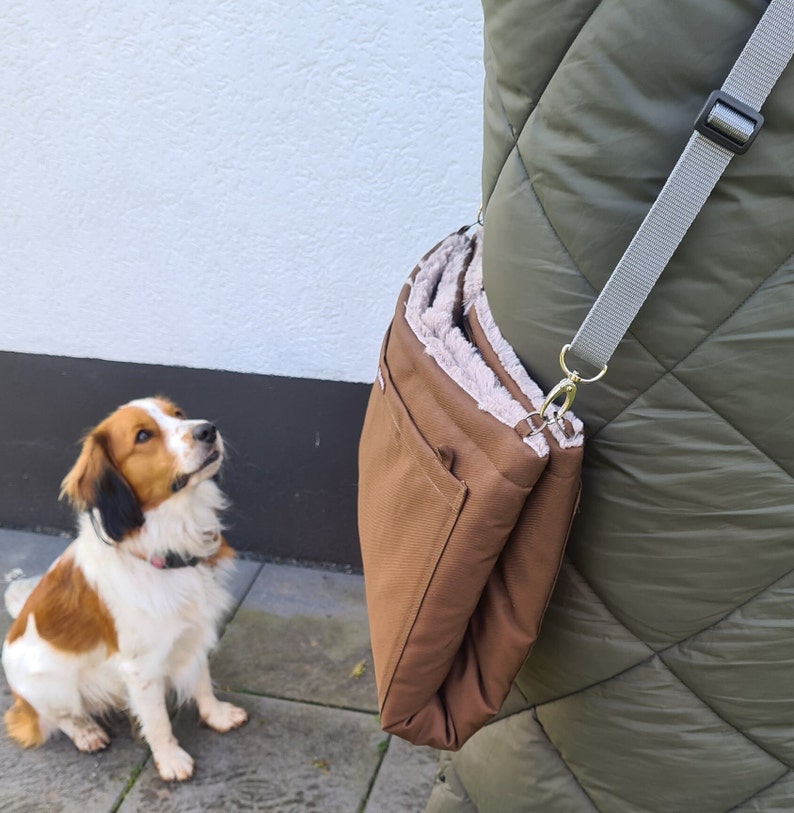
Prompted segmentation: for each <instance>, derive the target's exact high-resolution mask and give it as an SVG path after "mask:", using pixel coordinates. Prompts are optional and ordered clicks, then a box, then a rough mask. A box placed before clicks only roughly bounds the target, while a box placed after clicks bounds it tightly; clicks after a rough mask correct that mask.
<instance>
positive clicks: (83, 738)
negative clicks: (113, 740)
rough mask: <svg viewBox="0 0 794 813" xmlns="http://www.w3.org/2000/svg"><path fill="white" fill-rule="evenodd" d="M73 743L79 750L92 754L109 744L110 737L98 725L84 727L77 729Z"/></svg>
mask: <svg viewBox="0 0 794 813" xmlns="http://www.w3.org/2000/svg"><path fill="white" fill-rule="evenodd" d="M74 744H75V745H76V746H77V747H78V748H79V749H80V750H81V751H85V752H86V753H88V754H93V753H94V752H95V751H102V750H103V749H105V748H107V747H108V745H110V737H109V736H108V735H107V732H106V731H104V730H103V729H102V728H100V727H99V726H98V725H97V726H94V727H93V728H90V729H88V728H86V729H83V730H82V731H79V732H78V733H77V734H76V735H75V738H74Z"/></svg>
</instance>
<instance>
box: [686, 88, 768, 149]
mask: <svg viewBox="0 0 794 813" xmlns="http://www.w3.org/2000/svg"><path fill="white" fill-rule="evenodd" d="M763 123H764V117H763V116H762V115H761V114H760V113H759V112H758V111H757V110H753V108H752V107H748V105H746V104H744V102H740V101H739V100H738V99H734V97H733V96H731V95H729V94H728V93H725V92H723V91H722V90H715V91H714V92H713V93H712V94H711V96H709V98H708V101H707V102H706V104H705V106H704V107H703V109H702V110H701V111H700V115H699V116H698V117H697V120H696V121H695V130H697V131H698V132H699V133H701V134H702V135H704V136H706V138H708V139H710V140H711V141H713V142H714V143H715V144H719V145H720V146H721V147H725V149H727V150H730V151H731V152H733V153H736V155H742V154H743V153H745V152H747V150H748V149H749V148H750V145H751V144H752V143H753V141H755V137H756V136H757V135H758V131H759V130H760V129H761V126H762V125H763Z"/></svg>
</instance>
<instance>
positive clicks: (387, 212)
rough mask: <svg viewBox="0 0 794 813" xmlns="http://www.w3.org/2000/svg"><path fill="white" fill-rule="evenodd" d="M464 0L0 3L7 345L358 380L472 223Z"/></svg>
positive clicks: (0, 204) (473, 68)
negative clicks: (427, 270) (402, 291)
mask: <svg viewBox="0 0 794 813" xmlns="http://www.w3.org/2000/svg"><path fill="white" fill-rule="evenodd" d="M480 14H481V12H480V7H479V4H477V3H472V2H465V3H464V2H455V0H404V1H403V2H401V3H395V2H393V0H362V2H359V3H338V2H330V0H325V1H324V2H323V0H309V1H306V0H304V2H297V3H295V2H292V0H289V2H288V0H237V2H232V1H231V0H190V1H189V2H188V0H169V1H168V2H163V0H132V2H130V0H123V1H122V0H103V1H102V2H96V0H72V1H71V2H45V1H44V0H19V2H15V1H14V0H10V2H6V3H3V4H2V6H0V111H2V112H1V113H0V258H1V259H0V263H1V264H2V265H1V266H0V350H12V351H18V352H29V353H44V354H50V355H67V356H77V357H91V358H103V359H111V360H118V361H135V362H152V363H160V364H176V365H184V366H190V367H210V368H217V369H226V370H238V371H244V372H257V373H271V374H278V375H289V376H305V377H310V378H327V379H337V380H347V381H368V380H371V378H372V375H373V371H374V366H375V361H376V356H377V350H378V347H379V344H380V340H381V337H382V333H383V330H384V328H385V326H386V323H387V321H388V319H389V318H390V313H391V311H392V309H393V306H394V301H395V299H396V296H397V293H398V289H399V286H400V284H401V283H402V281H403V280H404V278H405V276H406V275H407V273H408V272H409V271H410V269H411V266H412V265H413V263H414V261H415V260H416V259H418V258H419V256H421V254H422V253H424V251H425V250H426V249H427V248H429V247H430V245H432V244H433V243H434V242H435V241H436V240H438V239H440V238H441V237H442V236H443V235H444V234H446V233H447V232H448V231H451V230H452V229H454V228H456V227H457V226H458V225H461V224H462V223H463V222H466V221H467V220H468V219H471V218H473V216H474V215H475V214H476V209H477V205H478V202H479V177H480V150H481V131H482V127H481V115H482V114H481V110H482V102H481V98H482V71H481V50H482V47H481V38H482V37H481V30H482V29H481V20H480Z"/></svg>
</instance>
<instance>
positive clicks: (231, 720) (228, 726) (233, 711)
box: [201, 700, 248, 734]
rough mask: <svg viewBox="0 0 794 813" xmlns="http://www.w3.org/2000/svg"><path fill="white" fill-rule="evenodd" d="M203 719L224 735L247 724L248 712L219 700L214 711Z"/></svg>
mask: <svg viewBox="0 0 794 813" xmlns="http://www.w3.org/2000/svg"><path fill="white" fill-rule="evenodd" d="M201 719H202V721H203V722H204V723H205V724H206V725H208V726H209V727H210V728H211V729H213V730H214V731H219V732H220V733H221V734H224V733H226V732H227V731H231V730H232V729H233V728H239V727H240V726H241V725H243V723H245V722H247V720H248V712H247V711H246V710H245V709H241V708H240V707H239V706H235V705H233V704H232V703H226V702H224V701H223V700H219V701H218V702H217V703H216V704H215V706H214V707H213V708H212V710H211V711H210V712H208V713H207V714H205V715H203V716H202V718H201Z"/></svg>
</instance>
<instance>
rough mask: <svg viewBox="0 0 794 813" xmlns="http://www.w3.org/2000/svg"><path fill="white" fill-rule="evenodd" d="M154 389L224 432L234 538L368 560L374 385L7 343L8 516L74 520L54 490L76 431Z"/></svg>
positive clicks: (1, 403) (0, 411) (69, 523)
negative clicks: (361, 521) (362, 477)
mask: <svg viewBox="0 0 794 813" xmlns="http://www.w3.org/2000/svg"><path fill="white" fill-rule="evenodd" d="M156 394H162V395H167V396H168V397H170V398H172V399H173V400H174V401H176V402H177V403H178V404H180V406H182V408H183V409H184V410H185V412H186V413H187V414H188V415H190V416H194V417H197V418H208V419H211V420H213V421H215V422H216V423H217V425H218V428H219V429H220V431H221V434H223V436H224V439H225V440H226V443H227V446H228V448H229V457H228V463H227V465H226V466H225V467H224V471H223V474H222V480H221V483H222V486H223V488H224V490H225V491H226V493H227V494H228V495H229V497H230V498H231V500H232V503H233V504H232V508H231V510H230V511H229V513H228V516H227V522H228V525H229V528H228V532H227V536H228V538H229V541H230V543H231V544H232V546H233V547H236V548H237V549H238V550H241V551H249V552H251V553H256V554H261V555H264V556H268V557H283V558H289V559H299V560H307V561H314V562H333V563H337V564H347V565H352V566H353V567H356V568H358V567H360V565H361V558H360V554H359V550H358V536H357V532H356V483H357V446H358V436H359V432H360V431H361V424H362V421H363V418H364V411H365V408H366V402H367V398H368V395H369V386H368V385H365V384H349V383H343V382H338V381H316V380H309V379H298V378H282V377H278V376H264V375H248V374H243V373H230V372H224V371H217V370H194V369H188V368H184V367H163V366H157V365H148V364H126V363H124V364H122V363H117V362H109V361H97V360H93V359H73V358H61V357H54V356H39V355H28V354H21V353H0V525H5V526H7V527H13V528H24V529H47V530H55V531H71V530H72V529H73V528H74V518H73V516H72V514H71V511H70V510H69V509H68V508H67V506H65V505H63V504H62V503H59V502H58V501H57V500H58V489H59V485H60V482H61V479H62V478H63V476H64V475H65V474H66V472H67V471H68V470H69V469H70V468H71V466H72V464H73V463H74V461H75V459H76V457H77V452H78V447H77V445H76V443H77V441H78V439H79V438H80V436H81V435H82V434H83V433H84V432H85V430H86V429H89V428H90V427H91V426H93V425H95V424H96V423H98V422H99V421H100V420H101V419H102V418H104V417H105V415H107V414H108V413H109V412H111V411H112V410H113V409H115V407H117V406H118V405H119V404H123V403H125V402H127V401H129V400H131V399H133V398H140V397H143V396H146V395H156Z"/></svg>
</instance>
